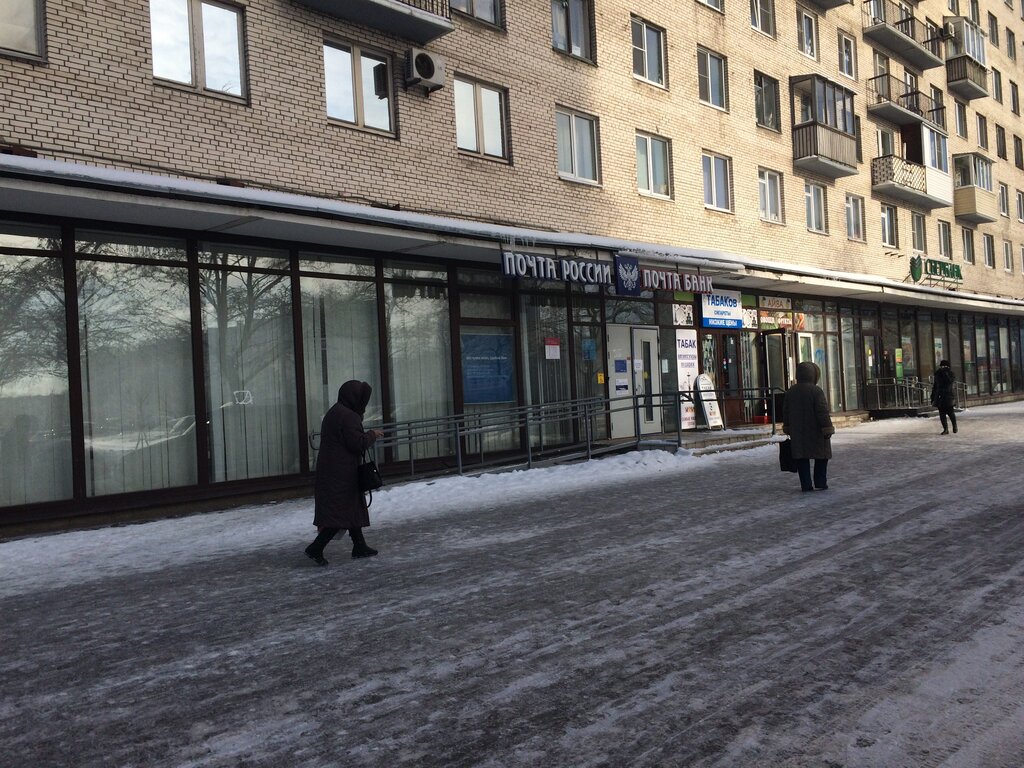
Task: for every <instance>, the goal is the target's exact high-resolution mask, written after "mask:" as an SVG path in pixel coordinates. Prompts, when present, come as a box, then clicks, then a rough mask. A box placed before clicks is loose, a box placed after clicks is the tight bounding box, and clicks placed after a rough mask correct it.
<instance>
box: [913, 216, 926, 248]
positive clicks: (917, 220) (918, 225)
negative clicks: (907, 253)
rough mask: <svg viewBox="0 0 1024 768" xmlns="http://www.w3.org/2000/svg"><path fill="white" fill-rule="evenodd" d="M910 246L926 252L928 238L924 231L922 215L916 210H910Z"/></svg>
mask: <svg viewBox="0 0 1024 768" xmlns="http://www.w3.org/2000/svg"><path fill="white" fill-rule="evenodd" d="M910 235H911V240H912V242H911V247H912V248H913V249H914V250H915V251H919V252H920V253H928V240H927V237H926V235H925V231H924V215H923V214H920V213H918V212H917V211H911V212H910Z"/></svg>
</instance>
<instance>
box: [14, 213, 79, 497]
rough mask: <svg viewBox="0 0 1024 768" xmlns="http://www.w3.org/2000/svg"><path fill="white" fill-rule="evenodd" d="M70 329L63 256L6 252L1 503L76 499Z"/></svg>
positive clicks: (36, 238)
mask: <svg viewBox="0 0 1024 768" xmlns="http://www.w3.org/2000/svg"><path fill="white" fill-rule="evenodd" d="M18 237H19V238H26V240H25V241H23V242H30V243H32V244H39V243H40V242H41V241H43V240H44V239H45V235H32V234H29V233H27V232H26V233H25V234H19V235H18ZM7 242H8V243H10V242H12V241H11V240H8V241H7ZM65 327H66V326H65V317H64V276H63V271H62V268H61V262H60V260H58V259H52V258H40V257H35V256H15V255H3V254H0V506H4V507H6V506H12V505H15V504H31V503H35V502H44V501H57V500H59V499H68V498H70V497H71V413H70V402H69V397H68V365H67V335H66V333H65Z"/></svg>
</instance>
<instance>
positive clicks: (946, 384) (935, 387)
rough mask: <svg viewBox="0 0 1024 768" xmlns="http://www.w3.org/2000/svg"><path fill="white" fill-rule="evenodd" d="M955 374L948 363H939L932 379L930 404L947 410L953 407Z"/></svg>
mask: <svg viewBox="0 0 1024 768" xmlns="http://www.w3.org/2000/svg"><path fill="white" fill-rule="evenodd" d="M955 381H956V376H955V375H954V374H953V369H952V368H950V367H949V365H940V366H939V367H938V369H937V370H936V371H935V378H934V379H933V380H932V405H934V406H935V407H936V408H942V409H944V410H949V409H951V408H952V407H953V401H954V397H953V382H955Z"/></svg>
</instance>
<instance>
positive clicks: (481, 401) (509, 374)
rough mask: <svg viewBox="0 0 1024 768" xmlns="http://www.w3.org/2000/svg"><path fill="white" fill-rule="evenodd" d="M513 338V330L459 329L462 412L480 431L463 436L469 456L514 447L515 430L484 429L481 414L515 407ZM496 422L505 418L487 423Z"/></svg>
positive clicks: (501, 328) (463, 327) (484, 423)
mask: <svg viewBox="0 0 1024 768" xmlns="http://www.w3.org/2000/svg"><path fill="white" fill-rule="evenodd" d="M484 298H487V297H483V296H481V297H479V298H478V299H477V301H476V303H477V304H478V305H479V303H480V299H484ZM495 298H498V299H502V298H505V297H495ZM461 303H462V302H461V301H460V304H461ZM514 338H515V331H514V330H513V329H512V328H511V327H495V326H487V325H470V324H468V323H466V322H465V321H463V323H462V325H461V326H460V329H459V345H460V347H461V350H462V354H461V357H462V404H463V413H465V414H466V415H467V416H475V417H477V418H478V419H479V422H474V423H478V424H479V425H480V426H481V428H482V429H483V431H481V432H479V433H476V434H472V435H468V436H467V437H466V448H467V451H468V452H469V453H470V454H473V453H479V452H480V451H485V452H486V451H496V450H510V449H513V448H516V447H517V446H518V443H519V433H518V431H516V430H510V429H493V430H488V429H487V427H488V425H489V422H488V419H487V417H486V416H485V415H484V414H487V413H493V412H495V411H498V412H501V411H505V412H507V411H509V410H510V409H512V408H515V407H516V406H517V405H518V404H519V397H518V394H517V382H518V381H519V376H518V374H517V373H516V355H515V343H514ZM498 423H507V419H506V418H505V417H494V421H493V422H490V424H495V425H496V424H498Z"/></svg>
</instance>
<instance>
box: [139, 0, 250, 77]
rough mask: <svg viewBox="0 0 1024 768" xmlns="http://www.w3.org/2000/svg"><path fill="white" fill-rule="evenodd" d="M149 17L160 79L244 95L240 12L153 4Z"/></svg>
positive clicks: (199, 1) (179, 0)
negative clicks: (193, 68) (193, 67)
mask: <svg viewBox="0 0 1024 768" xmlns="http://www.w3.org/2000/svg"><path fill="white" fill-rule="evenodd" d="M149 17H150V24H151V31H152V40H153V74H154V75H155V76H156V77H159V78H163V79H165V80H173V81H174V82H176V83H185V84H187V85H194V86H196V87H198V88H202V89H205V90H208V91H216V92H218V93H226V94H229V95H231V96H242V95H243V94H244V91H245V84H244V82H243V74H242V70H243V67H242V50H243V48H242V39H243V36H242V19H243V16H242V10H241V9H240V8H236V7H234V6H230V5H223V4H220V3H213V2H207V0H150V4H149ZM193 51H197V52H199V55H198V56H196V55H194V53H193ZM193 62H194V63H195V66H196V70H197V71H196V72H193V71H192V66H193Z"/></svg>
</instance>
